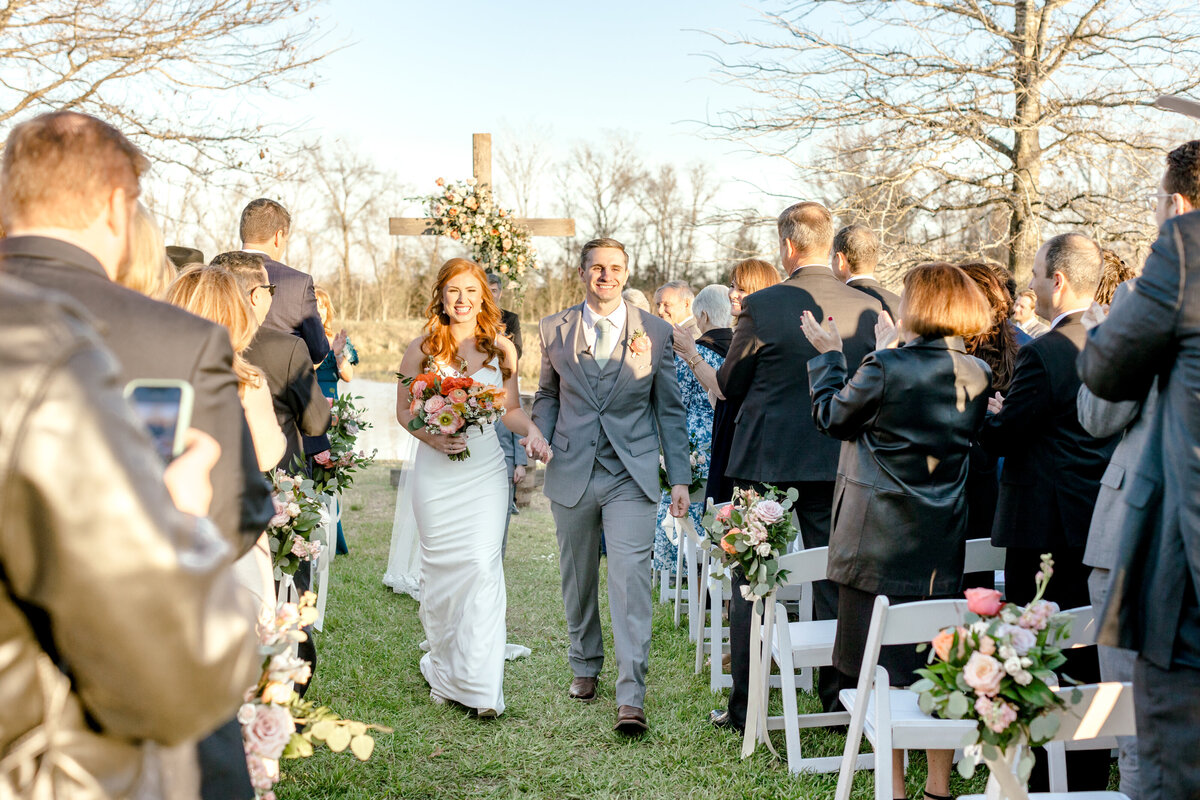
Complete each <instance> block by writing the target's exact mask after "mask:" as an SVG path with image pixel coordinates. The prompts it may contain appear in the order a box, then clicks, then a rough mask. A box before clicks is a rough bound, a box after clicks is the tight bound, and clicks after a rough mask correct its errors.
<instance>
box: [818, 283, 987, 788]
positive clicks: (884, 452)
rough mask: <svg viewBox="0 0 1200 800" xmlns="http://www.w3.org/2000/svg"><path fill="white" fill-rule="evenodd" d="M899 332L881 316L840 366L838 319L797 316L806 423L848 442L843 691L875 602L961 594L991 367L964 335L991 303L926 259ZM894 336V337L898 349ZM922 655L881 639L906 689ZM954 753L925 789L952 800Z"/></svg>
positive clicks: (841, 604) (836, 525) (945, 756)
mask: <svg viewBox="0 0 1200 800" xmlns="http://www.w3.org/2000/svg"><path fill="white" fill-rule="evenodd" d="M899 313H900V319H901V320H902V322H901V323H900V327H899V329H898V330H897V329H896V328H895V327H893V326H892V325H891V323H890V318H889V317H887V316H884V317H882V318H881V319H880V322H879V323H878V324H877V326H876V339H877V344H878V349H876V350H875V351H874V352H873V353H870V354H869V355H868V356H867V357H866V358H865V359H864V360H863V362H862V364H861V365H860V366H859V367H858V369H857V370H856V371H855V373H854V376H853V377H852V378H850V377H848V375H847V362H846V357H845V355H843V353H842V340H841V336H840V335H839V333H838V326H837V324H836V322H835V321H832V320H831V321H829V322H828V323H826V324H825V325H822V324H821V322H818V320H817V317H815V316H814V315H813V313H812V311H810V310H808V309H805V311H804V334H805V336H806V337H807V338H808V341H809V342H810V343H811V344H812V345H813V347H814V348H815V349H816V350H817V352H818V353H820V355H817V356H814V357H813V358H811V359H809V361H808V375H809V385H810V387H811V392H812V416H813V419H814V421H815V422H816V427H817V429H818V430H820V431H821V432H822V433H825V434H827V435H829V436H831V437H833V438H834V439H840V440H842V441H844V442H847V445H846V446H845V447H843V448H842V452H841V458H840V459H839V461H838V468H837V469H838V479H837V489H836V496H837V503H836V509H837V510H836V512H835V514H834V517H833V532H832V533H831V534H830V537H829V568H828V572H827V574H828V576H829V578H830V580H832V581H833V582H834V583H836V585H837V592H838V605H837V619H838V625H837V634H836V637H835V639H834V645H833V665H834V667H835V668H836V669H837V671H838V674H839V678H840V681H841V685H842V686H843V687H844V688H851V687H854V686H855V685H857V683H858V673H859V669H860V668H861V666H862V658H863V653H864V652H865V651H866V645H867V631H868V628H869V627H870V623H871V613H872V608H873V607H874V604H875V598H876V597H878V596H880V595H886V596H887V597H888V598H889V600H890V601H891V603H892V604H893V605H898V604H901V603H911V602H916V601H918V600H928V599H931V598H936V597H953V596H958V593H959V591H960V589H961V586H960V584H961V581H962V575H963V558H964V551H965V543H966V536H967V513H966V512H967V497H966V483H967V468H968V452H969V450H970V448H971V442H972V440H973V439H974V437H975V435H976V433H977V432H978V431H979V428H980V426H981V425H982V424H983V419H984V416H985V414H986V413H987V401H988V389H989V387H990V385H991V375H990V373H991V370H989V369H988V366H987V364H985V363H984V362H983V361H982V360H980V359H978V358H975V357H973V356H970V355H967V348H966V344H965V343H964V342H963V337H966V336H977V335H978V334H979V333H980V332H981V331H984V330H986V329H987V328H988V327H990V326H991V325H992V322H993V316H992V310H991V308H990V306H989V304H988V302H987V300H986V299H985V298H984V296H983V293H982V292H980V291H979V289H978V288H977V287H976V286H975V284H974V282H973V281H972V280H971V279H970V278H968V277H967V275H966V273H964V272H963V271H962V270H960V269H958V268H957V267H955V266H953V265H951V264H944V263H938V264H923V265H921V266H918V267H915V268H913V269H912V270H909V272H908V274H907V275H905V276H904V296H903V299H902V300H901V301H900V308H899ZM897 336H899V337H900V339H902V340H903V345H902V346H900V347H897V346H896V344H897ZM925 660H926V658H925V654H924V653H918V652H916V650H915V649H913V648H912V647H899V646H897V647H885V648H883V650H882V651H881V653H880V656H879V663H880V665H881V666H883V667H885V668H886V669H887V671H888V676H889V679H890V680H891V683H892V685H893V686H908V685H910V684H911V683H912V682H913V681H914V680H916V679H917V676H916V674H915V670H917V669H920V668H921V667H923V666H924V665H925ZM953 756H954V752H953V751H952V750H931V751H929V754H928V763H929V772H928V777H927V778H926V782H925V797H926V798H928V799H929V800H949V791H950V766H951V763H952V759H953ZM892 776H893V777H892V796H893V797H904V796H905V781H904V753H903V751H901V750H895V751H893V752H892Z"/></svg>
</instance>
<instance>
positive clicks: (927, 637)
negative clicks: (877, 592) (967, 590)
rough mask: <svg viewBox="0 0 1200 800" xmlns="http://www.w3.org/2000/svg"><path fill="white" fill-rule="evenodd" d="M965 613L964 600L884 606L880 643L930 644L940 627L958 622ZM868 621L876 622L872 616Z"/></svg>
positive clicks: (959, 623)
mask: <svg viewBox="0 0 1200 800" xmlns="http://www.w3.org/2000/svg"><path fill="white" fill-rule="evenodd" d="M879 613H880V608H879V604H878V602H876V605H875V614H879ZM966 613H967V601H966V600H922V601H921V602H919V603H902V604H901V605H898V606H893V605H888V606H885V607H884V609H883V614H884V624H883V625H882V629H881V630H880V644H881V645H884V646H886V645H889V644H911V645H916V644H920V643H922V642H925V643H929V642H930V641H932V639H933V637H934V636H937V634H938V631H940V630H941V629H942V628H949V627H952V626H954V625H961V624H962V620H963V615H964V614H966ZM871 624H872V625H874V624H875V620H874V618H872V620H871ZM868 646H869V645H868Z"/></svg>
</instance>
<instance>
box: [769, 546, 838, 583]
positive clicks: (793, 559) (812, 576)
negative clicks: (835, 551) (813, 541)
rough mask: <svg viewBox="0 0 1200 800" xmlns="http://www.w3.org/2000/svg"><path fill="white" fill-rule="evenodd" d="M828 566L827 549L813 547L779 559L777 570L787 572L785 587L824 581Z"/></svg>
mask: <svg viewBox="0 0 1200 800" xmlns="http://www.w3.org/2000/svg"><path fill="white" fill-rule="evenodd" d="M828 565H829V548H828V547H813V548H811V549H809V550H800V551H798V552H795V553H787V554H786V555H782V556H780V557H779V568H780V569H785V570H787V571H788V576H787V585H789V586H790V585H795V584H801V583H812V582H813V581H823V580H825V570H826V567H828Z"/></svg>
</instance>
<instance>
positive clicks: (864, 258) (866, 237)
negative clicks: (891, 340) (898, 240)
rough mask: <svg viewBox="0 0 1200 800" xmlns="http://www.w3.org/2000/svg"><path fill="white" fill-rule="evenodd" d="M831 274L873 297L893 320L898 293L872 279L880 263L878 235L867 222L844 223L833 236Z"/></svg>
mask: <svg viewBox="0 0 1200 800" xmlns="http://www.w3.org/2000/svg"><path fill="white" fill-rule="evenodd" d="M832 266H833V274H834V275H836V276H837V277H838V280H840V281H841V282H842V283H844V284H846V285H847V286H852V287H854V288H855V289H858V290H859V291H860V292H865V293H867V294H869V295H871V297H874V298H875V299H876V300H878V301H879V303H880V304H881V305H882V306H883V310H884V311H886V312H888V314H890V315H891V317H892V319H893V320H895V319H896V317H897V312H899V311H900V295H898V294H896V293H895V292H891V291H888V290H887V289H885V288H883V284H882V283H880V282H879V281H878V280H876V279H875V268H876V267H877V266H879V237H878V236H876V235H875V231H873V230H871V229H870V228H868V227H867V226H866V225H847V226H846V227H844V228H842V229H841V230H840V231H838V232H837V234H836V235H835V236H834V237H833V264H832Z"/></svg>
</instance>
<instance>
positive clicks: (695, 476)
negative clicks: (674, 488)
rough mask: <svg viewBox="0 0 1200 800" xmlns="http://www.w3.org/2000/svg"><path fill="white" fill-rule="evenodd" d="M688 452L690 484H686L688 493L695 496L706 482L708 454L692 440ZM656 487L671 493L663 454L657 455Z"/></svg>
mask: <svg viewBox="0 0 1200 800" xmlns="http://www.w3.org/2000/svg"><path fill="white" fill-rule="evenodd" d="M690 445H691V447H690V448H689V450H688V460H689V461H690V463H691V466H692V482H691V483H690V484H688V493H689V494H695V493H696V492H698V491H700V490H701V489H703V488H704V484H705V481H707V480H708V453H707V452H705V451H704V449H702V448H701V447H700V443H699V442H697V441H696V440H695V438H692V440H691V442H690ZM658 485H659V486H660V487H662V490H663V491H664V492H670V491H671V483H670V481H669V480H667V460H666V459H665V458H663V454H662V453H659V454H658Z"/></svg>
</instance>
